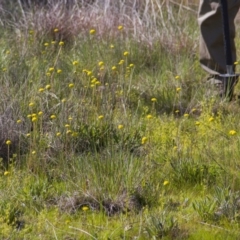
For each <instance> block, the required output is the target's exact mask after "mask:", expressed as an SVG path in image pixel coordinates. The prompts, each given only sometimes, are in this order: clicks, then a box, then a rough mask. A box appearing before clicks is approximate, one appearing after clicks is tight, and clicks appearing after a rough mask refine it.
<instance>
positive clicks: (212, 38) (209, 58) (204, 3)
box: [198, 0, 240, 74]
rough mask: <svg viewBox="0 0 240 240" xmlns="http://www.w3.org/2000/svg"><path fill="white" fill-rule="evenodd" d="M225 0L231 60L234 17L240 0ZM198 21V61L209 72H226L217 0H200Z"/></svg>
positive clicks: (233, 51) (220, 16) (233, 46)
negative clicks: (227, 10) (227, 13)
mask: <svg viewBox="0 0 240 240" xmlns="http://www.w3.org/2000/svg"><path fill="white" fill-rule="evenodd" d="M227 1H228V9H229V24H230V32H231V44H232V56H233V61H236V48H235V44H234V38H235V26H234V19H235V17H236V14H237V13H238V10H239V8H240V0H227ZM198 23H199V27H200V63H201V65H202V67H203V68H204V69H205V70H206V71H207V72H209V73H210V74H219V73H226V63H225V55H224V54H225V52H224V42H223V30H222V15H221V8H220V4H219V0H200V5H199V14H198Z"/></svg>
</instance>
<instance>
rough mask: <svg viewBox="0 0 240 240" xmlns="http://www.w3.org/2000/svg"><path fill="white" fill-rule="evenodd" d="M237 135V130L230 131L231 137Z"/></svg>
mask: <svg viewBox="0 0 240 240" xmlns="http://www.w3.org/2000/svg"><path fill="white" fill-rule="evenodd" d="M236 134H237V132H236V131H235V130H230V131H229V135H231V136H233V135H236Z"/></svg>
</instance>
